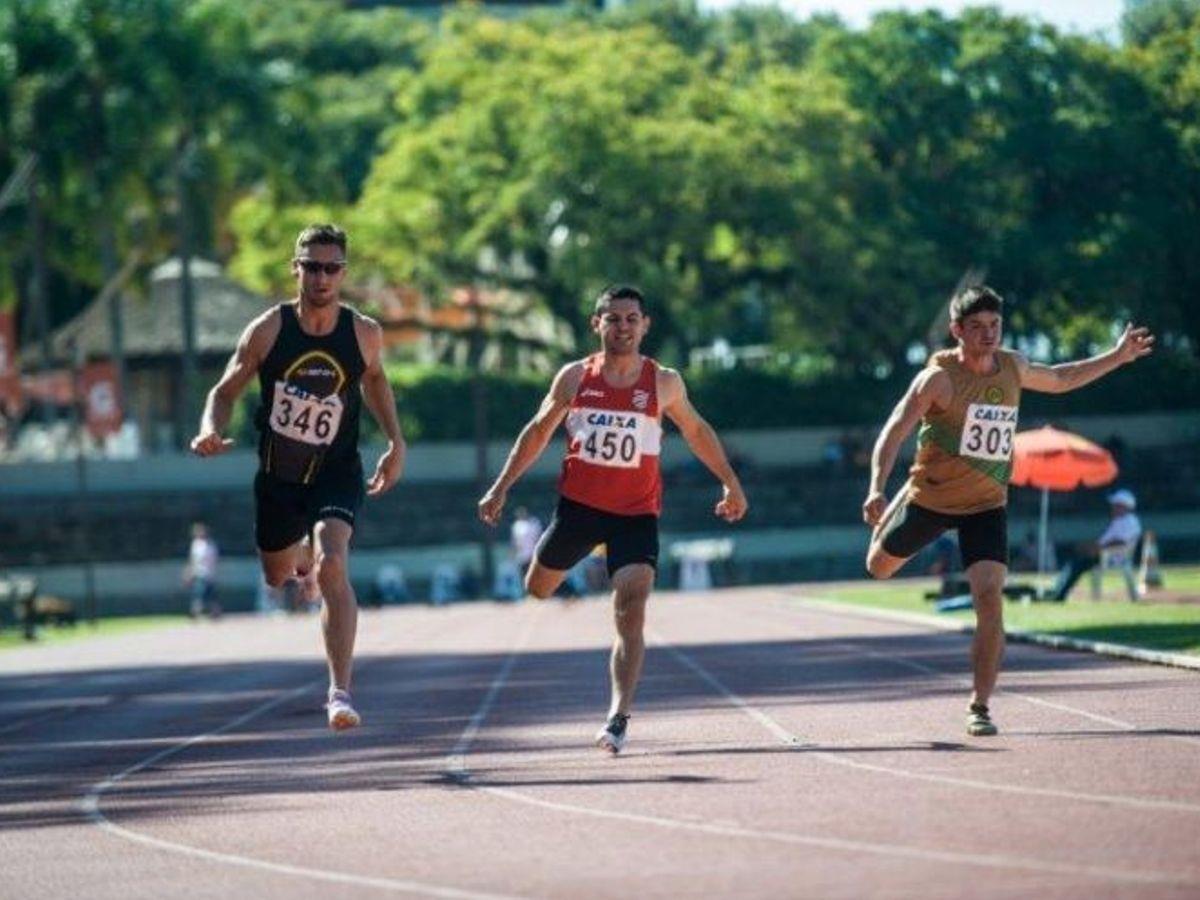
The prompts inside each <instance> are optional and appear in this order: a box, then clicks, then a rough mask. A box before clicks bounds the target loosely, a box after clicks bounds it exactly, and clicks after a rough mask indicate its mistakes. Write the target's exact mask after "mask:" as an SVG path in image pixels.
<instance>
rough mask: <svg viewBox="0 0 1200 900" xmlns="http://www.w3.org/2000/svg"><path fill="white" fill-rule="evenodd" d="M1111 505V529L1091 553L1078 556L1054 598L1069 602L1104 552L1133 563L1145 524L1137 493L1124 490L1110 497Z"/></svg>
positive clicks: (1090, 550)
mask: <svg viewBox="0 0 1200 900" xmlns="http://www.w3.org/2000/svg"><path fill="white" fill-rule="evenodd" d="M1108 505H1109V511H1110V515H1111V518H1110V519H1109V521H1108V527H1107V528H1105V529H1104V533H1103V534H1101V535H1100V538H1099V539H1098V540H1097V541H1096V543H1095V544H1093V545H1091V546H1089V547H1088V548H1087V552H1085V553H1081V554H1080V555H1078V556H1077V557H1075V559H1073V560H1071V561H1070V562H1069V563H1068V564H1067V567H1066V568H1065V569H1063V571H1062V573H1061V574H1060V575H1059V578H1058V584H1059V587H1058V590H1057V591H1056V592H1055V595H1054V599H1055V600H1059V601H1061V600H1066V599H1067V595H1068V594H1070V593H1071V588H1073V587H1074V586H1075V582H1077V581H1078V580H1079V579H1080V578H1081V577H1082V576H1083V574H1084V573H1085V572H1088V571H1090V570H1092V569H1094V568H1095V567H1096V566H1097V565H1099V564H1100V554H1101V553H1102V552H1103V553H1108V554H1109V555H1110V558H1111V557H1112V556H1113V555H1116V557H1117V558H1118V559H1120V558H1122V557H1123V558H1124V559H1127V560H1129V561H1130V562H1132V560H1133V554H1134V552H1135V550H1136V548H1137V542H1138V540H1139V539H1140V538H1141V536H1142V523H1141V521H1140V520H1139V519H1138V517H1137V513H1136V512H1134V510H1136V509H1137V498H1136V497H1135V496H1134V495H1133V491H1128V490H1125V489H1121V490H1119V491H1114V492H1113V493H1111V494H1109V495H1108Z"/></svg>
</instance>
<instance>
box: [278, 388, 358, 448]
mask: <svg viewBox="0 0 1200 900" xmlns="http://www.w3.org/2000/svg"><path fill="white" fill-rule="evenodd" d="M342 410H343V406H342V401H341V398H339V397H338V395H337V394H330V395H329V396H328V397H318V396H317V395H316V394H310V393H309V392H308V391H306V390H304V389H303V388H299V387H296V385H294V384H289V383H288V382H286V381H277V382H275V395H274V398H273V400H272V402H271V430H272V431H274V432H275V433H276V434H278V435H281V436H283V437H286V438H291V439H292V440H293V441H299V442H300V443H302V444H310V445H312V446H314V447H322V446H327V445H329V444H331V443H333V438H334V436H335V435H336V434H337V433H338V428H339V426H340V425H341V424H342Z"/></svg>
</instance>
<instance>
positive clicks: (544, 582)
mask: <svg viewBox="0 0 1200 900" xmlns="http://www.w3.org/2000/svg"><path fill="white" fill-rule="evenodd" d="M566 577H567V573H566V570H564V569H549V568H547V567H546V566H543V565H542V564H541V563H540V562H538V561H537V560H536V559H535V560H534V561H533V562H532V563H531V564H530V566H529V571H527V572H526V573H525V590H526V591H528V592H529V593H530V594H532V595H533V596H534V597H537V598H538V599H539V600H546V599H548V598H550V597H552V596H554V592H555V591H556V590H558V586H559V585H560V584H562V583H563V579H564V578H566Z"/></svg>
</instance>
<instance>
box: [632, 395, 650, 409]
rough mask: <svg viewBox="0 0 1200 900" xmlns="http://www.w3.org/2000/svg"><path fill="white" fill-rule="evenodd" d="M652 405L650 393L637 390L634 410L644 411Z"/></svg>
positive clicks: (634, 398)
mask: <svg viewBox="0 0 1200 900" xmlns="http://www.w3.org/2000/svg"><path fill="white" fill-rule="evenodd" d="M649 403H650V392H649V391H643V390H635V391H634V392H633V408H634V409H641V410H644V409H645V408H646V407H647V405H649Z"/></svg>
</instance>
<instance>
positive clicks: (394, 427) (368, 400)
mask: <svg viewBox="0 0 1200 900" xmlns="http://www.w3.org/2000/svg"><path fill="white" fill-rule="evenodd" d="M355 325H356V327H357V333H358V341H359V346H360V347H361V348H362V351H363V361H364V362H366V364H367V368H366V370H365V371H364V372H363V376H362V381H361V382H360V389H361V391H362V397H363V403H365V404H366V406H367V409H368V410H370V412H371V416H372V418H374V419H375V421H376V422H378V423H379V427H380V429H381V430H382V431H383V433H384V436H385V437H386V438H387V439H388V448H387V450H386V451H384V453H383V455H382V456H380V457H379V462H378V463H376V465H375V472H374V474H372V476H371V479H370V481H368V482H367V494H368V495H369V496H371V497H376V496H378V495H379V494H382V493H383V492H384V491H386V490H389V489H390V488H391V487H392V485H394V484H395V483H396V482H397V481H399V480H400V476H401V475H402V474H404V458H405V455H406V454H407V452H408V448H407V446H406V445H405V443H404V435H403V434H401V432H400V420H399V419H398V418H397V417H396V395H395V394H394V393H392V385H391V383H390V382H389V381H388V379H387V373H386V372H385V371H384V370H383V363H382V356H383V330H382V329H381V328H380V327H379V324H378V323H377V322H374V321H372V320H371V319H368V318H366V317H365V316H364V317H361V318H360V319H358V320H357V321H356V322H355Z"/></svg>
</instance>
